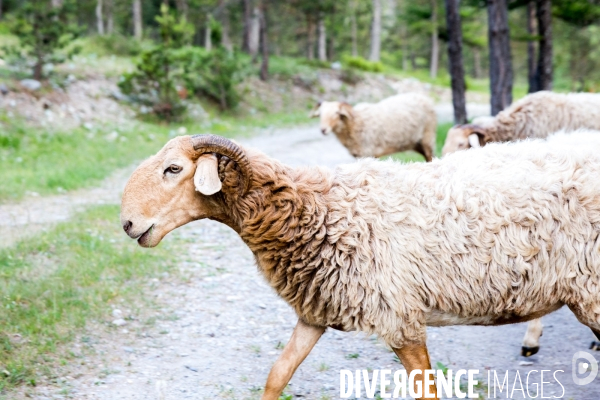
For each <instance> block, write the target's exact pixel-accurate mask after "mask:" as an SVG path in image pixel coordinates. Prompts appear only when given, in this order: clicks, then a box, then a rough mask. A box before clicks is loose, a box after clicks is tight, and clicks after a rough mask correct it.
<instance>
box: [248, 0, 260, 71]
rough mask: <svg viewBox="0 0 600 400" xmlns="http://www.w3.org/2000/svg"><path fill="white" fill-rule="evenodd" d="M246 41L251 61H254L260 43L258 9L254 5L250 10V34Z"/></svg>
mask: <svg viewBox="0 0 600 400" xmlns="http://www.w3.org/2000/svg"><path fill="white" fill-rule="evenodd" d="M248 39H249V42H248V46H249V47H248V50H249V53H250V55H251V56H252V62H255V61H256V57H257V56H258V50H259V45H260V10H259V9H258V7H254V9H253V10H252V18H251V19H250V36H249V38H248Z"/></svg>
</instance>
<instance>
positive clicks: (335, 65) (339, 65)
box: [331, 61, 342, 71]
mask: <svg viewBox="0 0 600 400" xmlns="http://www.w3.org/2000/svg"><path fill="white" fill-rule="evenodd" d="M331 69H333V70H336V71H339V70H340V69H342V63H341V62H339V61H336V62H332V63H331Z"/></svg>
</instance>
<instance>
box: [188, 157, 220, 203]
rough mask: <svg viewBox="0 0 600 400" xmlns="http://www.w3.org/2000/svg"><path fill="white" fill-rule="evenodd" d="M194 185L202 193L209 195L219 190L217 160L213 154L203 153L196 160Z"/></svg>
mask: <svg viewBox="0 0 600 400" xmlns="http://www.w3.org/2000/svg"><path fill="white" fill-rule="evenodd" d="M194 186H196V190H197V191H198V192H200V193H202V194H203V195H206V196H210V195H211V194H215V193H217V192H218V191H219V190H221V186H222V185H221V180H220V179H219V170H218V160H217V156H216V155H214V154H203V155H201V156H200V157H199V158H198V161H197V162H196V173H195V174H194Z"/></svg>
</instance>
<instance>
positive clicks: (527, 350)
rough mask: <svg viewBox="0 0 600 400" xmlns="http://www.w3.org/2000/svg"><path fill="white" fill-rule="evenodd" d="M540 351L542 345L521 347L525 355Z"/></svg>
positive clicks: (522, 353)
mask: <svg viewBox="0 0 600 400" xmlns="http://www.w3.org/2000/svg"><path fill="white" fill-rule="evenodd" d="M599 344H600V343H599ZM538 351H540V346H535V347H527V346H523V347H521V355H522V356H523V357H531V356H532V355H534V354H537V352H538Z"/></svg>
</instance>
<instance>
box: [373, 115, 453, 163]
mask: <svg viewBox="0 0 600 400" xmlns="http://www.w3.org/2000/svg"><path fill="white" fill-rule="evenodd" d="M453 125H454V123H452V122H448V123H445V124H439V125H438V126H437V130H436V149H435V155H436V157H441V156H442V147H444V142H445V141H446V135H447V134H448V130H449V129H450V128H452V126H453ZM389 158H391V159H392V160H396V161H401V162H405V163H407V162H419V161H425V158H424V157H423V156H422V155H421V154H418V153H415V152H414V151H406V152H404V153H396V154H392V155H390V156H387V157H383V158H382V159H384V160H386V159H389Z"/></svg>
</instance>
